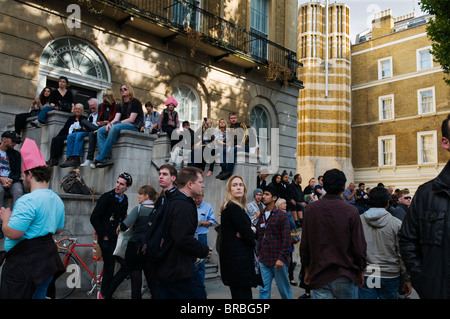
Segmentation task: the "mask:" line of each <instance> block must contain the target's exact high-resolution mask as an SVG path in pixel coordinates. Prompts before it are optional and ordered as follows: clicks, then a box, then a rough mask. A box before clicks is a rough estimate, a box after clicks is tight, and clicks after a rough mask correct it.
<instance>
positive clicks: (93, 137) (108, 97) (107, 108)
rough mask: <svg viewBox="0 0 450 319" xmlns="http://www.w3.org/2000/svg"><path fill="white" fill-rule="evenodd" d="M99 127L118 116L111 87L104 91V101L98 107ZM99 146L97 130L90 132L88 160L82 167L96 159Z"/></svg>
mask: <svg viewBox="0 0 450 319" xmlns="http://www.w3.org/2000/svg"><path fill="white" fill-rule="evenodd" d="M97 109H98V110H99V112H98V116H97V127H98V128H100V127H102V126H105V125H107V124H108V123H110V122H112V121H113V120H114V117H115V116H116V110H117V104H116V100H115V99H114V93H113V91H112V90H111V89H109V88H108V89H106V90H105V91H104V92H103V103H101V104H100V105H99V106H98V108H97ZM96 147H97V130H95V131H92V132H90V133H89V148H88V152H87V155H86V160H85V161H84V162H83V164H81V165H80V166H81V167H85V166H89V165H91V164H92V162H93V161H94V153H95V148H96Z"/></svg>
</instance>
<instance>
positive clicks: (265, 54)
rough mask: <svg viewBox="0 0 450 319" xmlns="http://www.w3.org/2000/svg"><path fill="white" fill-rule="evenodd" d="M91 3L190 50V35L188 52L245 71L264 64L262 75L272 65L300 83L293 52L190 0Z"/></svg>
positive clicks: (100, 0) (287, 78)
mask: <svg viewBox="0 0 450 319" xmlns="http://www.w3.org/2000/svg"><path fill="white" fill-rule="evenodd" d="M100 4H102V5H100ZM92 5H93V6H95V10H97V11H101V12H102V14H103V15H106V16H108V17H110V18H112V19H115V20H116V21H117V25H118V26H123V25H125V24H127V23H132V25H133V27H136V28H138V29H141V30H145V31H146V32H149V33H151V34H154V35H156V36H158V37H160V38H161V39H162V41H163V42H166V43H167V42H170V41H178V42H179V43H181V44H183V45H185V46H188V47H190V48H191V50H193V48H192V46H193V45H192V42H189V41H193V40H192V39H194V41H196V42H197V43H196V45H195V48H194V51H195V50H199V51H202V52H206V53H207V54H208V55H210V56H212V57H213V58H214V60H215V61H216V62H218V61H220V60H225V61H228V62H230V63H233V64H236V65H239V66H240V67H242V68H243V69H244V70H245V71H246V72H250V71H253V70H263V69H267V73H268V79H269V77H272V78H271V79H274V75H273V70H274V69H276V70H278V71H277V72H278V75H281V76H279V77H278V78H277V79H279V80H282V81H284V82H285V84H286V82H289V83H291V84H293V85H297V86H299V87H302V84H303V83H302V82H301V81H299V80H298V79H297V69H298V68H299V67H301V66H302V65H301V63H299V62H298V61H297V54H296V52H294V51H291V50H288V49H286V48H284V47H282V46H280V45H278V44H276V43H274V42H272V41H269V40H268V39H266V38H265V37H264V36H263V35H261V34H259V33H257V32H252V31H248V30H246V29H243V28H241V27H239V26H238V25H236V24H234V23H231V22H229V21H226V20H224V19H222V18H220V17H218V16H216V15H214V14H212V13H210V12H208V11H205V10H203V9H201V8H199V7H197V6H195V5H193V4H191V3H188V2H185V1H183V0H152V1H148V0H128V1H125V0H97V4H94V3H92ZM195 39H197V40H195ZM270 70H272V74H271V76H269V73H271V72H270ZM283 75H284V79H283ZM275 76H276V74H275Z"/></svg>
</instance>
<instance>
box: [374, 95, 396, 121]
mask: <svg viewBox="0 0 450 319" xmlns="http://www.w3.org/2000/svg"><path fill="white" fill-rule="evenodd" d="M378 109H379V119H380V121H384V120H393V119H394V94H390V95H384V96H379V97H378Z"/></svg>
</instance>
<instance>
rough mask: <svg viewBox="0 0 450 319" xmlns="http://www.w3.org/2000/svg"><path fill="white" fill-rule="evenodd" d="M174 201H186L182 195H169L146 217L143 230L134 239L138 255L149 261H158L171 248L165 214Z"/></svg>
mask: <svg viewBox="0 0 450 319" xmlns="http://www.w3.org/2000/svg"><path fill="white" fill-rule="evenodd" d="M174 199H183V200H187V198H186V196H185V195H183V194H173V195H172V194H170V195H168V196H167V197H165V198H164V201H163V203H162V204H161V205H160V206H159V207H158V208H155V209H154V210H153V212H152V213H151V214H150V215H149V216H148V219H147V223H146V224H145V230H144V231H143V232H142V233H141V234H140V235H139V236H137V237H136V246H137V247H138V254H140V255H142V256H144V257H145V258H146V259H148V260H150V261H160V260H161V259H163V258H164V257H165V256H166V254H167V252H168V251H169V249H170V248H171V247H172V238H171V237H170V233H169V229H168V227H167V212H168V208H169V206H170V203H171V202H172V201H173V200H174Z"/></svg>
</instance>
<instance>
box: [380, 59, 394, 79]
mask: <svg viewBox="0 0 450 319" xmlns="http://www.w3.org/2000/svg"><path fill="white" fill-rule="evenodd" d="M390 77H392V57H389V58H384V59H380V60H378V79H379V80H381V79H385V78H390Z"/></svg>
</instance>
